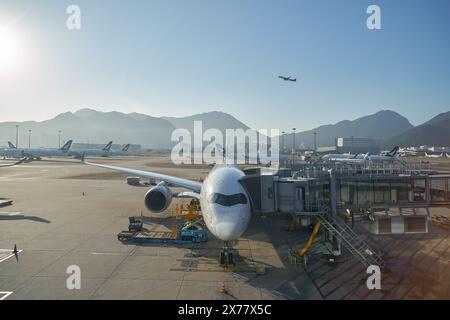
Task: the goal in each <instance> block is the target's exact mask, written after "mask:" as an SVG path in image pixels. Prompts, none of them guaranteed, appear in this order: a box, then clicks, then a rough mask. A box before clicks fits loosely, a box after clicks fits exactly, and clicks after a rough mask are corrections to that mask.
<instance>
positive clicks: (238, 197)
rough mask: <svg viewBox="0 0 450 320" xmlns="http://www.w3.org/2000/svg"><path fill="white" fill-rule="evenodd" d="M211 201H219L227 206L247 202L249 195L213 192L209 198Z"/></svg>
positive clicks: (218, 202)
mask: <svg viewBox="0 0 450 320" xmlns="http://www.w3.org/2000/svg"><path fill="white" fill-rule="evenodd" d="M208 202H209V203H217V204H220V205H222V206H225V207H231V206H234V205H237V204H247V197H246V196H245V195H244V194H243V193H236V194H231V195H225V194H221V193H213V194H211V195H210V196H209V198H208Z"/></svg>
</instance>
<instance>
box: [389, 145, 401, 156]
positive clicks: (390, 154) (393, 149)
mask: <svg viewBox="0 0 450 320" xmlns="http://www.w3.org/2000/svg"><path fill="white" fill-rule="evenodd" d="M399 149H400V147H399V146H395V147H394V148H392V150H391V151H389V152H388V153H387V156H389V157H393V156H395V155H396V154H397V152H398V150H399Z"/></svg>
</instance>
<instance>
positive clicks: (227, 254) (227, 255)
mask: <svg viewBox="0 0 450 320" xmlns="http://www.w3.org/2000/svg"><path fill="white" fill-rule="evenodd" d="M220 264H221V265H223V266H228V265H234V259H233V252H231V248H230V247H229V246H228V242H226V241H225V243H224V246H223V249H222V251H221V252H220Z"/></svg>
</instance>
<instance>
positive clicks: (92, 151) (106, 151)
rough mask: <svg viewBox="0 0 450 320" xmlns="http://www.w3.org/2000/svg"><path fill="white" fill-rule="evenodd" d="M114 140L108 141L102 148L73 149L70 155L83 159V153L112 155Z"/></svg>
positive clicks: (88, 154)
mask: <svg viewBox="0 0 450 320" xmlns="http://www.w3.org/2000/svg"><path fill="white" fill-rule="evenodd" d="M112 144H113V142H112V141H110V142H108V143H107V144H106V145H105V146H104V147H103V148H102V149H81V150H73V151H72V152H71V153H70V155H71V156H74V157H75V158H77V159H81V157H82V155H83V154H84V155H87V156H101V157H107V156H108V155H110V152H111V146H112Z"/></svg>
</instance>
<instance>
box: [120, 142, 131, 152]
mask: <svg viewBox="0 0 450 320" xmlns="http://www.w3.org/2000/svg"><path fill="white" fill-rule="evenodd" d="M129 148H130V144H129V143H128V144H126V145H125V146H124V147H123V149H122V151H123V152H127V151H128V149H129Z"/></svg>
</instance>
